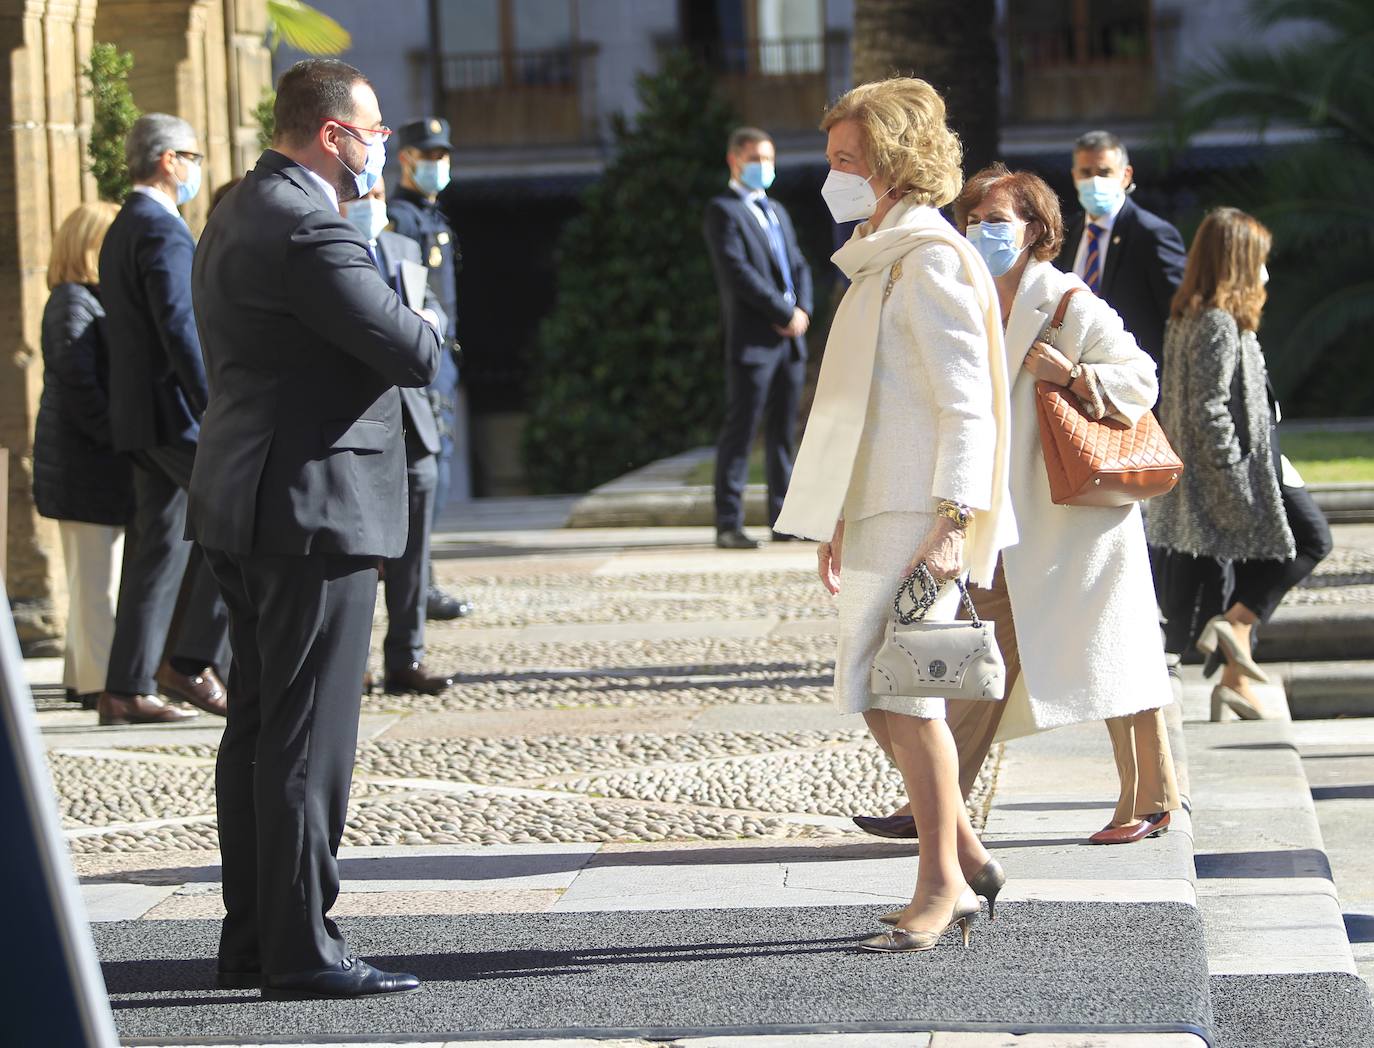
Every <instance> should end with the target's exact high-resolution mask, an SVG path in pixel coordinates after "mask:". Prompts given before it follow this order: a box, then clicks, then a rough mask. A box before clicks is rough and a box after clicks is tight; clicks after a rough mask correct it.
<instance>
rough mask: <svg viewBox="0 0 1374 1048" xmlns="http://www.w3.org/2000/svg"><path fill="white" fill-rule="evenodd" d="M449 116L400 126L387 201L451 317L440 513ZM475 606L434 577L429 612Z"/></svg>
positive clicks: (448, 292) (451, 400) (451, 276)
mask: <svg viewBox="0 0 1374 1048" xmlns="http://www.w3.org/2000/svg"><path fill="white" fill-rule="evenodd" d="M448 136H449V126H448V121H447V120H440V119H439V118H437V117H426V118H424V119H423V120H412V121H411V122H410V123H408V124H403V125H402V126H401V127H400V128H398V129H397V131H396V134H395V135H394V136H393V138H392V142H393V143H394V148H395V149H396V159H397V162H398V163H399V164H400V167H401V182H400V187H399V188H397V189H395V190H393V191H392V194H391V199H390V200H388V201H387V217H389V218H390V219H391V225H392V229H393V230H395V231H396V232H397V233H400V234H401V235H402V236H405V237H409V238H410V239H411V240H414V241H415V242H416V243H418V244H419V245H420V258H421V260H422V261H423V262H424V264H425V265H426V266H428V267H429V283H430V287H431V288H433V289H434V294H435V296H436V297H437V298H438V300H439V306H440V307H441V308H442V309H443V311H444V314H445V315H446V316H447V317H448V330H447V331H446V332H445V336H446V338H445V341H446V346H447V350H448V351H447V352H445V353H444V354H443V357H442V360H441V361H440V364H439V376H438V377H437V378H436V379H435V380H434V382H433V383H432V384H431V385H430V387H429V397H430V401H431V402H432V403H433V404H434V414H435V417H436V418H437V419H438V420H439V436H440V442H441V445H442V446H441V448H440V451H439V463H438V464H439V486H438V488H437V489H436V490H435V493H434V514H435V517H436V518H437V516H438V514H439V512H440V510H442V509H443V508H444V503H445V502H447V501H448V487H449V472H450V465H451V463H452V461H453V456H454V453H455V451H457V450H458V443H459V440H458V437H459V434H458V432H457V424H458V423H457V417H458V342H457V339H456V338H455V333H456V331H457V324H458V319H457V318H458V285H457V279H456V278H457V272H458V263H459V261H460V260H461V258H462V255H461V253H460V252H459V250H458V241H457V239H456V238H455V237H454V235H453V229H452V228H451V227H450V226H449V223H448V219H447V218H446V217H445V216H444V212H443V210H442V209H441V208H440V207H439V203H438V196H439V194H440V193H441V192H443V189H444V187H445V186H447V185H448V180H449V155H450V154H451V153H452V152H453V143H451V142H450V141H449V138H448ZM471 610H472V605H471V603H470V602H469V601H467V600H464V599H460V598H457V597H451V596H449V595H448V594H447V593H445V592H443V590H441V589H439V588H438V587H437V586H435V585H434V584H433V580H431V581H430V586H429V598H428V602H427V609H426V612H427V617H428V618H431V619H456V618H462V617H463V616H464V615H467V614H468V612H470V611H471Z"/></svg>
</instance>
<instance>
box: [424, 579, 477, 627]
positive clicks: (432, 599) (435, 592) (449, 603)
mask: <svg viewBox="0 0 1374 1048" xmlns="http://www.w3.org/2000/svg"><path fill="white" fill-rule="evenodd" d="M470 614H472V602H471V601H469V600H465V599H461V598H458V597H450V596H449V595H448V594H447V593H445V592H444V591H443V590H441V589H439V588H438V587H437V586H431V587H430V588H429V596H427V597H426V598H425V618H427V619H429V620H430V621H432V622H447V621H449V620H450V619H464V618H467V617H468V615H470Z"/></svg>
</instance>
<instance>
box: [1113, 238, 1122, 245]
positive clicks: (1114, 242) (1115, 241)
mask: <svg viewBox="0 0 1374 1048" xmlns="http://www.w3.org/2000/svg"><path fill="white" fill-rule="evenodd" d="M1112 243H1113V244H1119V243H1121V238H1120V237H1119V236H1118V237H1112Z"/></svg>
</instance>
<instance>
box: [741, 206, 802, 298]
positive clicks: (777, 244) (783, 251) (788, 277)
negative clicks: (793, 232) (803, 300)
mask: <svg viewBox="0 0 1374 1048" xmlns="http://www.w3.org/2000/svg"><path fill="white" fill-rule="evenodd" d="M750 203H752V204H753V205H754V206H755V207H756V208H758V209H759V213H760V214H762V215H763V219H764V228H765V229H766V230H767V232H768V246H769V247H770V248H771V249H772V251H773V261H774V262H776V263H777V264H778V269H779V270H780V271H781V272H782V282H783V287H784V288H785V289H786V292H787V302H788V304H789V305H796V304H797V289H796V287H794V286H793V284H792V265H791V263H790V262H788V260H787V244H786V242H785V241H784V240H783V238H782V226H781V225H779V224H778V216H777V215H776V214H774V213H773V208H772V207H771V206H769V203H768V198H767V197H763V196H760V197H755V198H754V199H753V200H751V201H750Z"/></svg>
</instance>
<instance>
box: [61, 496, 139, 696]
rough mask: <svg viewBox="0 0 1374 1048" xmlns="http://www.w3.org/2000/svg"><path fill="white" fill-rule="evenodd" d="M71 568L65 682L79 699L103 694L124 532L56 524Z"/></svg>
mask: <svg viewBox="0 0 1374 1048" xmlns="http://www.w3.org/2000/svg"><path fill="white" fill-rule="evenodd" d="M58 531H59V532H60V533H61V536H62V560H63V562H64V563H65V564H66V568H67V643H66V652H65V654H64V655H63V657H62V683H63V685H64V686H65V687H68V688H71V689H73V690H74V691H75V692H76V693H77V694H78V695H88V694H91V693H92V692H101V691H104V690H105V671H106V669H108V667H109V662H110V643H111V642H112V641H113V640H114V617H115V604H116V603H117V601H118V600H119V569H120V565H121V563H122V561H123V559H124V529H123V528H112V527H108V526H106V525H104V524H86V523H84V522H82V521H78V520H62V521H58Z"/></svg>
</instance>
